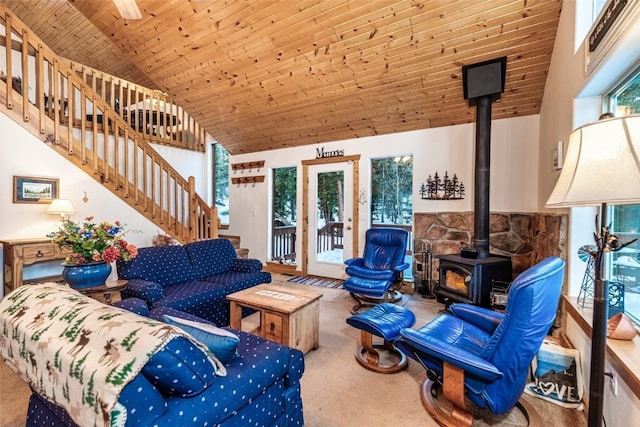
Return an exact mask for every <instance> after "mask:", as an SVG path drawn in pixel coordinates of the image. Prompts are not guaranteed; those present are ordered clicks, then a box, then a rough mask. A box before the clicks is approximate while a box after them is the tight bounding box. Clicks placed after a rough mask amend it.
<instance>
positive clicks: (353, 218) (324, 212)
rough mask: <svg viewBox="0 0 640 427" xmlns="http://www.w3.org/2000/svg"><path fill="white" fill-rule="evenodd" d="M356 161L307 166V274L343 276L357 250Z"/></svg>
mask: <svg viewBox="0 0 640 427" xmlns="http://www.w3.org/2000/svg"><path fill="white" fill-rule="evenodd" d="M355 165H357V162H354V161H342V162H340V161H339V162H334V163H328V162H323V163H319V164H310V165H308V167H307V168H306V175H307V182H306V188H307V190H306V191H304V194H305V195H306V203H305V218H306V219H307V226H306V228H305V237H306V238H305V239H304V240H305V243H304V244H305V249H306V251H305V252H306V266H305V267H306V274H310V275H315V276H322V277H332V278H336V279H340V278H343V277H344V269H345V265H344V260H345V259H348V258H352V257H353V256H354V253H356V252H354V249H355V250H356V251H357V207H355V209H354V193H355V192H356V191H355V186H354V166H355Z"/></svg>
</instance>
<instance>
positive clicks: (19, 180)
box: [13, 176, 59, 203]
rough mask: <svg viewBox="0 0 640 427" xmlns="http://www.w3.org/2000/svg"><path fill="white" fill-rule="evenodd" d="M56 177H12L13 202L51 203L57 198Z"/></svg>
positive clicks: (57, 182)
mask: <svg viewBox="0 0 640 427" xmlns="http://www.w3.org/2000/svg"><path fill="white" fill-rule="evenodd" d="M58 187H59V180H58V179H57V178H36V177H31V176H14V177H13V203H51V202H52V201H53V199H57V198H58Z"/></svg>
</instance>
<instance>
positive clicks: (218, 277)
mask: <svg viewBox="0 0 640 427" xmlns="http://www.w3.org/2000/svg"><path fill="white" fill-rule="evenodd" d="M200 280H203V281H206V282H212V283H217V284H219V285H222V286H224V287H225V288H226V293H227V294H231V293H233V292H238V291H242V290H244V289H247V288H250V287H252V286H255V285H259V284H261V283H271V273H268V272H266V271H261V272H259V273H239V272H234V271H224V272H222V273H218V274H213V275H211V276H207V277H204V278H203V279H200Z"/></svg>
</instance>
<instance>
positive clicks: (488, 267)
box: [435, 57, 512, 307]
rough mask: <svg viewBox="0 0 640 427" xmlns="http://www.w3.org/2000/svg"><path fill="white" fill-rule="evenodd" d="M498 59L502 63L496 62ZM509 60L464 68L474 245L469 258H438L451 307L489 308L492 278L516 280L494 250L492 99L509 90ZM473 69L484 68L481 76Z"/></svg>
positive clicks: (440, 289) (441, 292) (442, 298)
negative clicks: (472, 124) (471, 122)
mask: <svg viewBox="0 0 640 427" xmlns="http://www.w3.org/2000/svg"><path fill="white" fill-rule="evenodd" d="M494 63H496V64H500V65H499V66H493V65H491V64H494ZM506 64H507V58H506V57H503V58H499V59H497V60H494V61H486V62H482V63H478V64H472V65H469V66H464V67H462V75H463V86H464V97H465V99H468V100H469V106H473V105H475V106H476V153H475V157H476V158H475V180H474V205H473V213H474V219H473V242H474V245H473V246H474V249H473V250H472V251H470V252H467V254H469V256H462V255H440V256H437V258H438V259H439V260H440V267H439V272H440V280H439V283H438V286H437V288H436V291H435V294H436V297H437V299H438V301H439V302H442V303H445V304H446V305H447V306H448V305H449V304H451V303H452V302H467V303H470V304H476V305H481V306H483V307H489V305H490V295H491V289H492V286H493V282H496V281H499V282H511V280H512V276H511V274H512V273H511V258H509V257H502V256H499V255H492V254H490V253H489V182H490V179H489V175H490V174H489V172H490V170H491V103H492V102H493V101H495V100H497V99H500V94H501V93H502V92H503V91H504V77H505V71H506ZM487 65H489V66H488V67H485V66H487ZM472 70H475V71H476V72H477V71H480V70H482V71H481V72H480V73H478V74H476V73H475V72H473V71H472ZM480 74H482V78H479V77H480ZM489 82H491V84H489ZM463 255H464V254H463ZM471 255H472V256H471Z"/></svg>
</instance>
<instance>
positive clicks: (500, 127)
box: [228, 95, 539, 261]
mask: <svg viewBox="0 0 640 427" xmlns="http://www.w3.org/2000/svg"><path fill="white" fill-rule="evenodd" d="M461 96H462V95H461ZM538 129H539V117H538V116H537V115H532V116H526V117H518V118H510V119H502V120H494V121H493V123H492V130H491V189H490V191H491V197H490V204H491V206H490V208H491V210H492V211H510V212H513V211H518V212H535V211H536V209H537V194H538V176H537V174H538V155H537V154H538V139H539V138H538ZM474 146H475V125H473V124H465V125H459V126H449V127H444V128H436V129H425V130H419V131H412V132H403V133H397V134H392V135H380V136H374V137H366V138H358V139H350V140H345V141H335V142H330V143H323V144H316V145H310V146H304V147H295V148H287V149H279V150H272V151H263V152H260V153H252V154H245V155H238V156H232V157H231V159H230V162H231V163H240V162H249V161H256V160H264V161H265V169H263V170H261V171H260V172H256V171H253V172H252V173H251V175H256V174H265V175H266V179H265V182H264V183H258V184H256V185H255V186H251V185H247V186H246V187H245V186H244V185H241V186H235V185H231V187H230V212H231V214H230V218H231V219H230V224H229V230H228V233H229V234H233V235H239V236H241V241H242V246H243V247H246V248H249V249H250V251H251V252H250V256H251V257H253V258H258V259H261V260H262V261H265V260H266V259H267V254H268V227H269V215H268V212H269V211H270V209H271V207H270V203H269V201H270V200H271V199H270V197H269V193H270V191H269V188H270V186H271V182H270V174H269V172H268V171H269V170H270V169H273V168H279V167H286V166H296V167H298V177H299V181H300V180H301V177H302V166H301V161H302V160H309V159H314V158H315V157H316V149H319V148H324V149H325V151H333V150H343V151H344V155H345V156H349V155H355V154H360V155H361V159H360V182H359V184H358V188H359V189H360V191H362V190H364V191H365V195H366V198H367V200H370V180H371V179H370V161H371V159H373V158H380V157H395V156H402V155H406V154H412V155H413V168H414V178H413V194H414V212H437V211H451V210H454V211H470V210H473V181H474V175H473V169H474V165H473V163H474ZM436 171H438V172H439V174H440V175H441V176H442V175H443V174H444V172H445V171H448V172H449V175H450V176H451V175H453V173H455V174H456V175H457V176H458V178H459V179H460V180H461V181H462V182H463V183H464V185H465V188H466V197H465V198H464V199H463V200H455V201H434V200H422V199H421V198H420V194H419V189H420V185H421V184H422V183H423V182H424V181H425V180H426V178H427V176H428V175H433V174H434V173H435V172H436ZM245 174H247V172H245ZM231 176H232V177H233V176H242V174H241V173H240V172H236V173H235V174H234V173H233V172H231ZM360 191H359V192H360ZM298 194H302V184H301V182H298ZM301 210H302V200H299V201H298V212H301ZM368 215H369V212H368V209H367V208H364V207H361V213H360V218H359V220H360V223H359V227H360V231H361V236H360V239H359V240H360V242H363V241H364V232H365V231H366V229H367V228H368V226H369V218H368ZM298 217H299V218H300V217H301V216H300V215H298ZM298 228H299V229H298V235H300V233H301V231H302V229H301V223H300V221H298ZM298 240H299V241H298V244H300V239H298ZM360 249H361V250H362V248H360ZM296 250H297V251H298V253H301V248H300V247H298V248H297V249H296Z"/></svg>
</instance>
